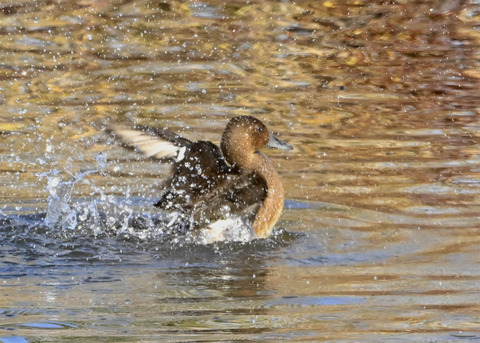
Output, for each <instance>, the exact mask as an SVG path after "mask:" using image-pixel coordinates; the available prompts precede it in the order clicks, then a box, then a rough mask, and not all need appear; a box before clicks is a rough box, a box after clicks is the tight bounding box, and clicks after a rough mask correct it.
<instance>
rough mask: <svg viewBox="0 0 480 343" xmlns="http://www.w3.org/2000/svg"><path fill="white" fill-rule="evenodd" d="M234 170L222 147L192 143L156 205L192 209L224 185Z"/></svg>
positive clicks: (205, 142)
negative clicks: (225, 158) (223, 154)
mask: <svg viewBox="0 0 480 343" xmlns="http://www.w3.org/2000/svg"><path fill="white" fill-rule="evenodd" d="M230 173H231V168H230V167H229V166H228V165H227V164H226V162H225V160H224V158H223V156H222V153H221V152H220V149H219V148H218V146H216V145H215V144H213V143H212V142H208V141H198V142H194V143H191V144H190V145H188V146H186V147H185V150H184V151H183V154H182V156H181V158H177V160H176V162H175V163H174V165H173V167H172V172H171V175H170V177H168V178H167V179H166V180H165V182H164V183H163V186H162V188H163V189H165V191H164V192H163V193H162V194H161V198H160V199H159V201H158V202H157V203H156V204H155V206H156V207H159V208H162V209H166V210H179V209H180V210H182V211H185V210H190V209H192V208H193V207H194V206H196V205H197V204H198V203H201V202H202V201H205V200H206V199H208V198H209V197H210V196H211V194H212V192H214V191H215V190H216V189H218V188H219V187H222V185H223V184H224V183H225V182H226V180H227V176H228V175H229V174H230Z"/></svg>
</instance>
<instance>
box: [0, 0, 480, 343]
mask: <svg viewBox="0 0 480 343" xmlns="http://www.w3.org/2000/svg"><path fill="white" fill-rule="evenodd" d="M479 15H480V7H479V5H478V4H477V3H476V2H474V1H456V0H455V1H433V0H430V1H429V0H422V1H396V2H386V1H373V2H372V1H308V0H306V1H296V2H285V1H284V2H275V1H261V2H247V1H233V2H232V1H230V2H222V1H216V0H208V1H203V2H198V1H196V2H192V1H184V2H182V1H154V0H146V1H133V2H132V1H123V0H118V1H104V0H97V1H93V0H84V1H80V2H78V1H69V0H61V1H57V2H55V3H53V2H49V1H28V0H27V1H24V2H22V3H13V2H4V3H1V4H0V54H1V57H2V59H1V62H0V104H1V111H0V170H1V172H0V180H1V182H0V197H1V199H0V246H1V249H0V290H1V294H2V296H1V297H0V318H1V324H0V342H2V343H5V342H8V343H11V342H15V343H16V342H26V341H27V342H33V341H47V340H49V341H62V340H65V339H71V340H76V341H78V342H91V341H92V340H98V337H104V338H105V340H110V341H116V342H117V341H125V342H136V341H137V342H139V341H142V342H145V341H160V340H162V341H163V340H166V341H182V342H185V341H242V340H251V341H267V340H270V341H281V340H283V341H344V342H346V341H349V342H357V341H368V342H371V341H382V342H383V341H393V340H401V341H421V340H429V341H460V340H462V341H465V340H468V341H471V340H478V339H479V338H480V329H479V325H478V322H479V316H478V305H477V304H478V299H477V298H478V284H479V281H480V273H479V269H478V265H479V262H480V260H479V258H478V253H477V251H478V249H479V244H480V238H479V237H480V235H479V234H480V232H479V227H480V217H479V215H478V213H479V209H480V177H479V175H480V174H479V171H480V158H479V151H480V150H479V147H480V134H479V132H480V126H479V124H478V116H479V109H480V103H479V100H478V78H479V76H480V74H479V72H478V70H479V69H478V68H479V64H478V54H479V50H478V47H479V38H478V22H479V18H480V17H479ZM242 114H249V115H254V116H257V117H259V118H261V119H262V120H264V121H265V122H266V123H267V124H268V126H269V127H271V128H272V129H273V130H274V131H275V132H278V133H279V134H280V137H281V138H282V139H284V140H286V141H288V142H289V143H291V144H292V145H294V146H295V150H294V151H293V152H291V153H289V154H284V153H282V152H278V151H269V152H268V155H269V156H270V157H271V159H272V161H273V162H274V164H275V165H276V167H277V169H278V170H279V173H280V175H281V177H282V179H283V182H284V186H285V190H286V194H287V198H288V199H287V202H286V209H285V211H284V214H283V216H282V218H281V221H280V222H279V223H278V226H279V228H278V229H277V231H276V235H275V236H274V237H272V238H271V239H267V240H264V241H255V242H250V243H219V244H214V245H207V246H201V245H196V244H194V243H192V242H187V241H184V240H181V239H178V237H176V239H175V237H174V238H173V239H172V238H171V237H167V236H166V235H165V233H164V232H162V231H161V230H160V229H159V227H160V226H159V225H157V224H158V221H160V220H162V217H161V214H158V213H157V212H155V210H154V209H152V207H151V206H150V204H152V203H153V202H154V201H155V199H157V197H158V192H159V189H158V184H159V181H160V180H161V179H162V177H163V176H164V175H165V174H166V173H167V172H168V168H167V166H164V165H159V164H158V163H156V162H153V161H149V160H145V159H144V158H143V157H141V156H138V155H137V154H136V153H134V152H132V151H125V150H124V149H122V148H121V147H119V146H118V145H117V144H113V143H114V142H112V140H111V139H110V138H109V137H107V136H106V135H104V133H103V129H104V128H105V127H106V125H108V123H115V122H125V121H127V122H128V121H130V122H133V123H136V124H148V125H151V126H157V127H164V126H167V127H168V128H170V129H172V130H174V131H177V132H179V133H182V134H184V135H186V136H188V137H189V138H192V139H205V138H208V139H211V140H212V141H215V142H218V141H219V138H220V134H221V132H222V130H223V128H224V126H225V124H226V122H227V121H228V119H229V118H231V117H232V116H235V115H242ZM280 228H284V229H283V230H282V229H280Z"/></svg>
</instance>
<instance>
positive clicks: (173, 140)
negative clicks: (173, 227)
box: [108, 125, 192, 160]
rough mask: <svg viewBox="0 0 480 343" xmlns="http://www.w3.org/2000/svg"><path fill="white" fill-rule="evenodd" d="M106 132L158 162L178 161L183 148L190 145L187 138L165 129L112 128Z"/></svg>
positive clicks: (141, 127)
mask: <svg viewBox="0 0 480 343" xmlns="http://www.w3.org/2000/svg"><path fill="white" fill-rule="evenodd" d="M108 131H109V132H110V133H111V134H113V135H114V136H115V137H117V138H118V139H119V140H120V141H121V142H122V143H123V144H124V145H125V146H127V147H131V148H134V149H135V150H137V151H139V152H141V153H142V154H144V155H145V156H147V157H150V158H153V159H158V160H172V159H178V158H179V157H181V155H182V151H183V150H184V148H185V147H186V146H188V145H190V144H192V141H190V140H189V139H187V138H184V137H182V136H180V135H177V134H176V133H174V132H171V131H169V130H166V129H157V128H152V127H149V126H143V125H140V126H133V127H126V126H121V125H117V126H112V127H110V128H109V129H108Z"/></svg>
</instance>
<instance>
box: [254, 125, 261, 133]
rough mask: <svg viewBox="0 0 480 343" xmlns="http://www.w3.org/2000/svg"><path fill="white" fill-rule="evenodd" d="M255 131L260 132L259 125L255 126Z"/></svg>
mask: <svg viewBox="0 0 480 343" xmlns="http://www.w3.org/2000/svg"><path fill="white" fill-rule="evenodd" d="M255 131H257V132H262V131H263V130H262V127H261V126H255Z"/></svg>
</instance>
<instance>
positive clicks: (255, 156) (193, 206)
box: [109, 115, 293, 243]
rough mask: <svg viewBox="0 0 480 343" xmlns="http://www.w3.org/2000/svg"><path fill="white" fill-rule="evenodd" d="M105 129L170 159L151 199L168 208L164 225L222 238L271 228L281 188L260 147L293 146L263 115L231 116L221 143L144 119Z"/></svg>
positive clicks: (279, 204)
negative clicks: (168, 169)
mask: <svg viewBox="0 0 480 343" xmlns="http://www.w3.org/2000/svg"><path fill="white" fill-rule="evenodd" d="M109 131H110V132H111V133H113V135H114V136H115V137H116V138H118V139H119V140H120V141H121V142H122V143H123V145H124V146H127V147H130V148H133V149H135V150H137V151H138V152H140V153H142V154H144V155H145V156H147V157H149V158H153V159H155V160H159V161H160V162H162V163H170V164H171V165H172V167H171V172H170V174H169V176H168V177H167V178H166V179H165V180H164V181H163V183H162V185H161V186H160V189H161V190H162V191H161V193H160V199H159V200H158V201H157V202H156V203H155V204H154V206H155V207H157V208H160V209H162V210H165V211H168V212H170V213H171V218H170V219H169V222H168V223H167V226H169V227H182V228H183V229H184V230H185V229H186V230H188V231H190V232H196V233H198V236H199V237H202V239H203V240H204V241H205V242H207V243H211V242H215V241H221V240H226V239H227V238H228V237H232V235H233V234H232V232H237V236H238V232H244V234H242V235H241V237H245V232H247V233H248V234H247V235H246V236H247V237H248V236H249V237H251V238H266V237H269V236H270V235H271V234H272V231H273V228H274V226H275V224H276V223H277V221H278V219H279V218H280V215H281V213H282V210H283V206H284V200H285V192H284V188H283V185H282V182H281V179H280V176H279V175H278V173H277V171H276V170H275V168H274V166H273V164H272V162H271V161H270V160H269V159H268V158H267V156H266V155H265V154H263V153H262V152H261V151H260V150H261V149H263V148H265V147H270V148H276V149H282V150H287V151H288V150H292V149H293V147H292V146H291V145H290V144H288V143H286V142H284V141H282V140H280V139H279V138H278V137H276V136H275V135H274V134H273V133H272V132H271V131H269V130H268V128H267V126H266V125H265V124H264V123H263V122H262V121H261V120H259V119H257V118H255V117H253V116H248V115H242V116H236V117H233V118H232V119H230V120H229V121H228V123H227V125H226V128H225V130H224V131H223V134H222V137H221V141H220V146H218V145H216V144H214V143H212V142H210V141H206V140H205V141H204V140H200V141H192V140H190V139H188V138H185V137H182V136H180V135H178V134H176V133H174V132H172V131H169V130H167V129H162V128H153V127H149V126H144V125H140V126H125V125H116V126H112V127H111V128H110V129H109ZM242 230H243V231H242ZM237 239H238V237H237ZM241 239H242V238H240V240H241Z"/></svg>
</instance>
